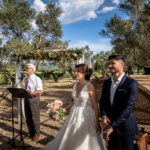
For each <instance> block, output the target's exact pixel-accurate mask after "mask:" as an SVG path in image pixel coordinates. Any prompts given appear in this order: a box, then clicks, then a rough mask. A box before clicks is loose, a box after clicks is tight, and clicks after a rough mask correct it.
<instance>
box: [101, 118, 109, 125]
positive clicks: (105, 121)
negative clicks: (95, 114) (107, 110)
mask: <svg viewBox="0 0 150 150" xmlns="http://www.w3.org/2000/svg"><path fill="white" fill-rule="evenodd" d="M102 124H104V125H105V126H108V125H109V124H110V120H109V118H108V117H106V116H103V117H102Z"/></svg>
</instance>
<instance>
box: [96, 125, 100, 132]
mask: <svg viewBox="0 0 150 150" xmlns="http://www.w3.org/2000/svg"><path fill="white" fill-rule="evenodd" d="M96 133H97V134H100V133H101V126H100V125H99V123H97V124H96Z"/></svg>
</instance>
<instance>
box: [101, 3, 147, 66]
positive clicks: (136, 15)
mask: <svg viewBox="0 0 150 150" xmlns="http://www.w3.org/2000/svg"><path fill="white" fill-rule="evenodd" d="M119 7H120V8H121V9H122V10H123V11H125V12H126V13H127V15H128V16H129V19H122V18H121V17H119V16H117V15H114V16H113V17H112V18H111V19H110V20H109V21H107V22H106V24H105V26H106V29H105V30H102V31H101V32H100V34H102V35H104V36H108V37H110V38H111V42H112V45H113V50H114V52H115V53H121V54H123V55H125V56H126V61H127V62H126V64H127V68H128V67H129V68H132V67H133V66H134V65H136V66H138V67H141V66H145V65H149V63H150V59H149V58H150V51H149V47H150V38H149V37H150V30H149V29H150V3H148V0H126V1H122V3H121V4H120V5H119Z"/></svg>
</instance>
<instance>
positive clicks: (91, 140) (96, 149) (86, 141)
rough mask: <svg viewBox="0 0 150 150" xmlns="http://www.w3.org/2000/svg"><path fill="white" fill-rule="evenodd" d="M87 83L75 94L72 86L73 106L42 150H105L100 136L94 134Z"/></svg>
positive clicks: (93, 121)
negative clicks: (56, 132)
mask: <svg viewBox="0 0 150 150" xmlns="http://www.w3.org/2000/svg"><path fill="white" fill-rule="evenodd" d="M88 84H89V83H87V84H86V85H85V86H84V87H83V88H82V90H81V91H80V93H79V95H78V97H77V95H76V94H77V93H76V86H77V83H76V84H75V85H74V86H73V90H72V97H73V99H74V105H73V107H72V109H71V111H70V114H69V116H68V118H67V120H66V121H65V123H64V125H63V126H62V128H61V129H60V130H59V132H58V134H57V135H56V137H55V138H54V140H52V141H50V142H49V143H48V144H47V145H46V147H45V148H44V150H106V148H105V144H104V140H103V139H102V136H100V135H97V133H96V117H95V112H94V110H93V108H92V104H91V101H90V97H89V94H88Z"/></svg>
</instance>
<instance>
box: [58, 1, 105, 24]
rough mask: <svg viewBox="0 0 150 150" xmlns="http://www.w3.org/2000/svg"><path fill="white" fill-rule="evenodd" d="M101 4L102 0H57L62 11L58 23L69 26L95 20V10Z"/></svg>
mask: <svg viewBox="0 0 150 150" xmlns="http://www.w3.org/2000/svg"><path fill="white" fill-rule="evenodd" d="M103 3H104V0H59V6H60V7H61V8H62V10H63V13H62V15H61V17H60V21H61V22H62V23H63V24H69V23H72V22H76V21H80V20H90V19H92V18H96V17H97V14H96V10H97V9H98V8H99V7H100V6H101V5H102V4H103Z"/></svg>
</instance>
